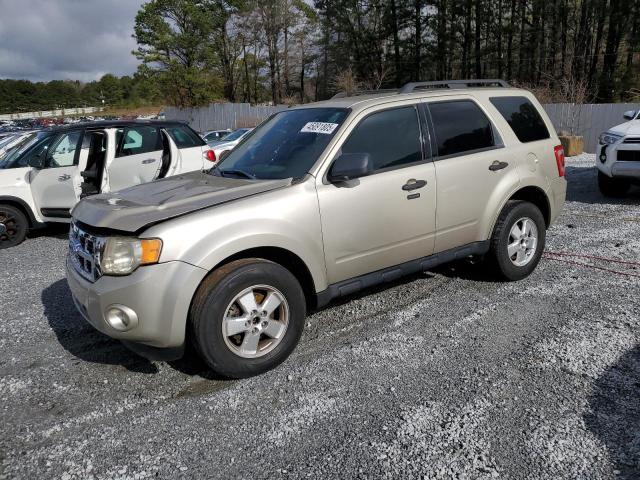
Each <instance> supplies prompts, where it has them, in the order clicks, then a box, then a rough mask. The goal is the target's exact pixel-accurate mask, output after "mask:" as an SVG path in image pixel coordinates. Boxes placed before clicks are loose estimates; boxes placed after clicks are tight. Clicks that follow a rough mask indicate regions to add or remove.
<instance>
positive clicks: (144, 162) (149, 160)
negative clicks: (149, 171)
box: [142, 158, 156, 165]
mask: <svg viewBox="0 0 640 480" xmlns="http://www.w3.org/2000/svg"><path fill="white" fill-rule="evenodd" d="M155 161H156V159H155V158H147V159H146V160H142V163H143V164H145V165H146V164H148V163H153V162H155Z"/></svg>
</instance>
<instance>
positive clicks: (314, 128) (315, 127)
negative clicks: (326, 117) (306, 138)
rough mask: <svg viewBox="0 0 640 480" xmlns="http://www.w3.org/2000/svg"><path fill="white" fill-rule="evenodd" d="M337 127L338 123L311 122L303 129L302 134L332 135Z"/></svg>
mask: <svg viewBox="0 0 640 480" xmlns="http://www.w3.org/2000/svg"><path fill="white" fill-rule="evenodd" d="M337 126H338V124H337V123H326V122H309V123H307V124H306V125H305V126H304V127H302V130H300V132H303V133H324V134H325V135H331V134H332V133H333V131H334V130H335V129H336V127H337Z"/></svg>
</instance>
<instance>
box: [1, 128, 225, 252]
mask: <svg viewBox="0 0 640 480" xmlns="http://www.w3.org/2000/svg"><path fill="white" fill-rule="evenodd" d="M209 158H212V155H211V153H209V147H207V145H206V143H205V142H204V140H202V138H201V137H200V136H199V135H198V134H197V133H196V132H194V131H193V130H192V129H191V128H189V127H188V126H187V125H184V124H182V123H177V122H149V121H144V122H141V121H111V122H93V123H84V124H75V125H72V126H65V127H56V128H52V129H48V130H43V131H41V132H39V133H37V134H36V135H34V136H33V138H31V139H30V140H29V141H28V142H27V143H26V144H24V145H23V146H21V147H20V148H18V149H14V151H11V152H10V153H9V154H7V155H6V156H5V157H4V158H3V159H2V160H0V249H1V248H7V247H11V246H14V245H17V244H18V243H20V242H21V241H22V240H23V239H24V238H25V236H26V234H27V231H28V230H29V229H30V228H33V227H37V226H41V225H43V224H45V223H47V222H68V221H69V219H70V214H69V211H70V210H71V208H73V206H74V205H75V204H76V203H77V202H78V201H79V200H80V199H81V198H83V197H86V196H89V195H94V194H97V193H105V192H113V191H117V190H121V189H123V188H127V187H131V186H134V185H138V184H141V183H146V182H150V181H152V180H156V179H159V178H164V177H168V176H171V175H176V174H180V173H185V172H191V171H196V170H203V169H204V168H205V167H208V165H207V164H208V163H209V161H208V160H209Z"/></svg>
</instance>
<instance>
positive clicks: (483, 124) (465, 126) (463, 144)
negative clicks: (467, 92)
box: [425, 97, 519, 252]
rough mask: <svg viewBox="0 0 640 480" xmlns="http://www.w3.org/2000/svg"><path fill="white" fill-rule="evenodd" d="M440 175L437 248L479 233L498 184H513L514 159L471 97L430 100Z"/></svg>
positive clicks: (515, 177) (471, 239) (515, 175)
mask: <svg viewBox="0 0 640 480" xmlns="http://www.w3.org/2000/svg"><path fill="white" fill-rule="evenodd" d="M425 105H426V106H427V111H428V113H429V118H430V123H431V125H430V128H431V131H432V135H431V137H432V143H433V144H434V150H435V153H436V161H435V171H436V176H437V178H438V183H437V203H438V211H437V217H436V223H437V235H436V242H435V251H436V252H441V251H443V250H448V249H450V248H454V247H458V246H462V245H466V244H469V243H472V242H475V241H479V240H486V238H483V237H484V235H483V233H482V225H483V220H484V219H485V218H486V216H487V212H488V209H490V208H493V207H492V206H491V205H492V202H491V200H492V199H493V198H494V197H495V196H496V195H499V194H502V192H501V190H500V188H499V185H500V184H502V185H501V186H502V187H504V185H517V184H518V183H519V177H518V173H517V170H518V169H517V166H518V165H517V162H516V161H514V160H515V159H514V158H512V153H511V152H510V151H509V150H508V149H506V148H504V145H503V141H502V136H501V135H500V133H499V131H498V130H497V129H496V127H495V125H494V124H493V122H492V121H491V120H490V117H489V115H488V114H487V113H486V112H485V111H484V109H483V108H481V107H480V105H479V104H478V103H477V102H476V101H475V100H474V99H473V98H471V97H467V98H459V99H453V100H444V101H443V100H428V101H427V102H426V103H425Z"/></svg>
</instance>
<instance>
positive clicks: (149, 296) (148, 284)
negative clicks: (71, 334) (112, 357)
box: [67, 259, 208, 348]
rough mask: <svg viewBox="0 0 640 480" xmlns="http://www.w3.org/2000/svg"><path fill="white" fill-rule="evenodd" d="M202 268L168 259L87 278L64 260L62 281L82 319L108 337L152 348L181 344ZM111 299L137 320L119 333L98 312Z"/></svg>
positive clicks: (109, 304)
mask: <svg viewBox="0 0 640 480" xmlns="http://www.w3.org/2000/svg"><path fill="white" fill-rule="evenodd" d="M207 273H208V272H207V271H206V270H204V269H202V268H199V267H195V266H193V265H190V264H188V263H184V262H177V261H174V262H167V263H160V264H157V265H148V266H144V267H140V268H138V269H137V270H136V271H135V272H133V273H132V274H131V275H127V276H122V277H112V276H103V277H101V278H99V279H98V280H97V281H96V282H95V283H91V282H89V281H87V280H85V279H84V278H83V277H82V276H81V275H80V274H79V273H78V272H77V271H76V270H75V268H74V267H73V266H72V265H71V263H70V261H69V260H68V259H67V282H68V283H69V288H70V290H71V293H72V295H73V301H74V303H75V305H76V307H77V309H78V310H79V311H80V313H81V314H82V315H83V316H84V317H85V319H86V320H87V321H88V322H89V323H90V324H91V325H93V326H94V327H95V328H96V329H97V330H99V331H101V332H102V333H104V334H105V335H108V336H110V337H112V338H117V339H119V340H125V341H127V342H135V343H142V344H145V345H148V346H151V347H156V348H178V347H181V346H182V345H184V340H185V330H186V322H187V316H188V314H189V307H190V305H191V299H192V298H193V295H194V293H195V291H196V289H197V288H198V285H200V282H201V281H202V279H203V278H204V277H205V275H206V274H207ZM114 304H119V305H125V306H127V307H129V308H131V309H132V310H134V311H135V312H136V314H137V315H138V324H137V325H136V326H135V327H134V328H133V329H131V330H128V331H126V332H122V331H118V330H116V329H114V328H113V327H111V326H110V325H109V324H108V323H107V321H106V320H105V317H104V312H105V310H106V309H107V307H109V306H111V305H114Z"/></svg>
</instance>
